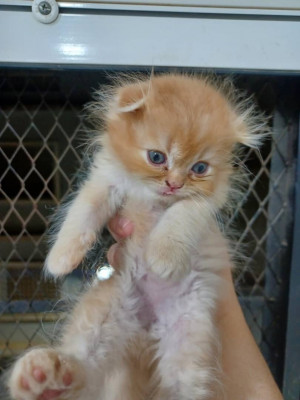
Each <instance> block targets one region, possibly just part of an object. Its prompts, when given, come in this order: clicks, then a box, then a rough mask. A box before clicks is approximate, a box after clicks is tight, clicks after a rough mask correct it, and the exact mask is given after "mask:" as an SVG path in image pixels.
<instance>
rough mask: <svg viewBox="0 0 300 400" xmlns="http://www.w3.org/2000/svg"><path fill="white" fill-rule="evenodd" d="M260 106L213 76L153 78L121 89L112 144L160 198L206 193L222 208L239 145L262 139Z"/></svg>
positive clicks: (112, 116)
mask: <svg viewBox="0 0 300 400" xmlns="http://www.w3.org/2000/svg"><path fill="white" fill-rule="evenodd" d="M231 93H232V90H231ZM231 97H234V96H231ZM252 111H253V110H251V109H249V108H248V109H245V107H244V106H241V103H238V102H234V101H232V100H230V99H229V98H228V95H225V94H224V90H223V89H222V88H220V85H219V87H218V86H217V85H216V84H214V83H209V81H208V80H207V79H206V80H205V79H200V78H197V77H188V76H185V75H177V74H171V75H161V76H157V77H152V78H151V79H149V80H144V81H142V80H140V81H137V82H135V83H131V84H125V85H121V86H120V87H119V88H118V89H117V91H116V94H115V96H114V97H113V99H112V101H111V103H110V106H109V109H108V110H107V113H106V115H105V123H106V132H107V134H108V135H107V139H108V141H107V144H108V146H109V147H110V148H111V150H112V151H113V153H114V154H115V155H116V156H117V158H118V159H119V160H120V161H121V163H122V165H123V166H124V168H125V169H126V170H127V171H129V172H130V173H131V174H133V175H134V176H136V177H137V179H139V180H140V181H142V182H143V183H144V184H145V185H147V186H148V187H149V188H150V189H151V190H152V191H153V192H155V193H156V194H157V195H158V196H159V197H161V198H166V197H168V198H169V199H172V201H173V200H176V199H179V198H184V197H191V196H192V197H195V198H200V197H201V198H203V199H206V200H208V201H209V202H210V203H211V204H213V205H214V206H216V207H221V206H223V205H224V202H225V201H226V198H227V193H228V189H229V178H230V176H231V175H232V173H233V166H232V161H233V151H234V149H235V148H236V145H237V144H244V145H246V146H251V147H255V146H256V145H257V144H258V143H259V141H260V139H261V134H259V133H258V132H257V131H258V129H257V124H255V123H253V112H252ZM260 128H261V127H260Z"/></svg>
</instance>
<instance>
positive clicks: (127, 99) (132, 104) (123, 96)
mask: <svg viewBox="0 0 300 400" xmlns="http://www.w3.org/2000/svg"><path fill="white" fill-rule="evenodd" d="M148 94H149V83H146V82H138V83H135V84H131V85H129V86H124V87H122V88H120V89H119V91H118V93H117V104H116V109H115V112H116V113H117V114H119V115H122V114H123V115H127V114H137V111H143V110H144V109H145V105H146V100H147V96H148Z"/></svg>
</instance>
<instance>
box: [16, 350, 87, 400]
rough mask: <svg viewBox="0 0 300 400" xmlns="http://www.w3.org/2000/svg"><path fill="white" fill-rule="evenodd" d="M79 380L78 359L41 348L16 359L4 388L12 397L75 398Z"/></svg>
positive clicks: (24, 399) (81, 377) (39, 399)
mask: <svg viewBox="0 0 300 400" xmlns="http://www.w3.org/2000/svg"><path fill="white" fill-rule="evenodd" d="M83 383H84V371H83V369H82V367H81V366H80V364H79V363H78V361H76V360H74V359H73V358H71V357H67V356H65V355H62V354H60V353H58V352H57V351H55V350H53V349H46V348H45V349H34V350H31V351H29V352H28V353H27V354H25V355H24V356H23V357H22V358H20V359H19V360H18V361H17V362H16V364H15V365H14V367H13V370H12V372H11V375H10V378H9V380H8V389H9V392H10V395H11V396H12V398H13V399H15V400H61V399H72V400H75V399H76V398H77V396H76V393H79V391H80V389H81V388H82V387H83Z"/></svg>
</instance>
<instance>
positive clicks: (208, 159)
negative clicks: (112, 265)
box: [8, 74, 266, 400]
mask: <svg viewBox="0 0 300 400" xmlns="http://www.w3.org/2000/svg"><path fill="white" fill-rule="evenodd" d="M227 86H228V85H227ZM225 87H226V85H223V86H222V85H221V84H220V83H214V82H209V80H208V79H204V78H198V77H189V76H185V75H179V74H169V75H161V76H155V77H152V78H151V79H149V80H147V79H144V80H143V79H136V80H135V81H133V82H129V83H128V82H121V83H120V84H118V85H116V86H115V87H114V88H113V89H111V90H110V91H107V92H106V94H104V95H103V93H102V92H101V93H99V100H98V101H97V102H96V103H95V104H94V105H93V107H92V112H93V114H94V115H96V117H97V118H99V120H100V119H101V120H102V121H103V124H104V126H103V127H102V128H101V129H102V133H101V134H100V129H99V133H98V141H99V143H100V144H101V150H99V151H97V152H96V154H95V156H94V161H93V163H92V166H91V168H90V172H89V175H88V177H87V179H86V180H85V182H83V184H82V186H81V188H80V189H79V191H78V193H77V196H76V197H75V199H74V200H73V201H72V203H71V204H70V207H69V208H68V210H67V213H66V215H65V219H64V221H63V223H62V226H61V228H60V230H59V232H58V234H57V236H56V240H55V243H54V245H53V247H52V249H51V251H50V253H49V255H48V257H47V260H46V269H47V271H48V272H49V273H51V274H53V275H54V276H62V275H65V274H68V273H70V272H71V271H72V270H73V269H74V268H76V267H77V266H78V264H79V263H80V262H81V261H82V259H83V258H84V256H85V254H86V252H87V251H88V250H89V249H90V248H91V247H92V246H93V243H94V242H95V240H96V238H97V236H98V235H99V234H100V233H101V230H102V229H103V227H104V226H105V224H106V223H107V221H108V220H109V219H110V218H111V217H112V216H113V215H115V214H116V212H120V213H121V214H122V215H124V216H125V217H126V218H129V219H130V220H131V221H133V223H134V227H135V229H134V233H133V234H132V236H131V237H129V238H128V239H127V240H126V241H125V242H124V246H123V266H122V268H121V270H120V271H117V272H115V274H114V275H113V276H112V277H111V278H110V279H108V280H106V281H104V282H96V283H94V285H92V287H91V288H90V289H89V290H88V291H87V292H86V293H85V294H84V295H83V296H82V298H81V299H80V300H79V301H78V304H77V305H76V306H75V308H74V310H73V313H72V315H71V316H70V317H69V321H68V323H67V324H66V326H65V328H64V333H63V335H62V339H61V342H60V344H59V345H58V346H57V347H56V348H48V347H45V348H38V349H33V350H30V351H29V352H28V353H26V354H25V355H24V356H23V357H21V358H20V359H19V360H18V361H17V362H16V364H15V366H14V367H13V369H12V372H11V375H10V378H9V382H8V385H9V389H10V393H11V396H12V397H13V398H14V399H17V400H19V399H22V400H49V399H72V400H76V399H78V400H83V399H84V400H108V399H109V400H129V399H130V400H138V399H139V400H144V399H145V400H146V399H160V400H176V399H178V400H179V399H180V400H196V399H203V400H204V399H216V398H219V397H220V396H221V393H220V392H221V391H222V390H220V386H221V384H220V380H221V374H220V371H219V352H218V351H219V342H218V332H217V328H216V324H215V321H214V318H215V309H216V304H217V301H218V299H219V298H220V296H221V295H222V289H223V286H224V282H222V280H221V278H220V271H221V270H222V269H224V268H230V265H231V260H230V256H229V250H228V249H229V246H228V243H227V240H226V239H225V238H224V237H223V236H222V234H221V233H220V230H219V228H218V226H217V224H216V214H217V213H218V211H219V210H220V209H221V208H222V207H224V205H225V204H226V202H227V199H228V194H229V192H230V189H231V183H230V182H231V178H232V176H233V172H234V167H233V160H234V151H235V149H236V147H237V146H238V144H243V145H246V146H250V147H256V146H258V144H259V143H260V140H261V138H262V137H263V135H264V132H263V131H264V130H265V128H266V127H265V123H263V122H262V123H260V122H259V121H260V120H259V118H257V117H256V116H255V114H254V112H253V107H252V106H249V103H248V102H247V101H235V100H234V98H235V97H236V93H235V92H234V90H233V89H232V88H231V89H230V90H228V89H225Z"/></svg>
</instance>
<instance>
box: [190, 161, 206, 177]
mask: <svg viewBox="0 0 300 400" xmlns="http://www.w3.org/2000/svg"><path fill="white" fill-rule="evenodd" d="M207 170H208V164H207V163H206V162H204V161H198V162H197V163H196V164H194V165H193V166H192V171H193V172H195V174H197V175H203V174H205V172H206V171H207Z"/></svg>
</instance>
